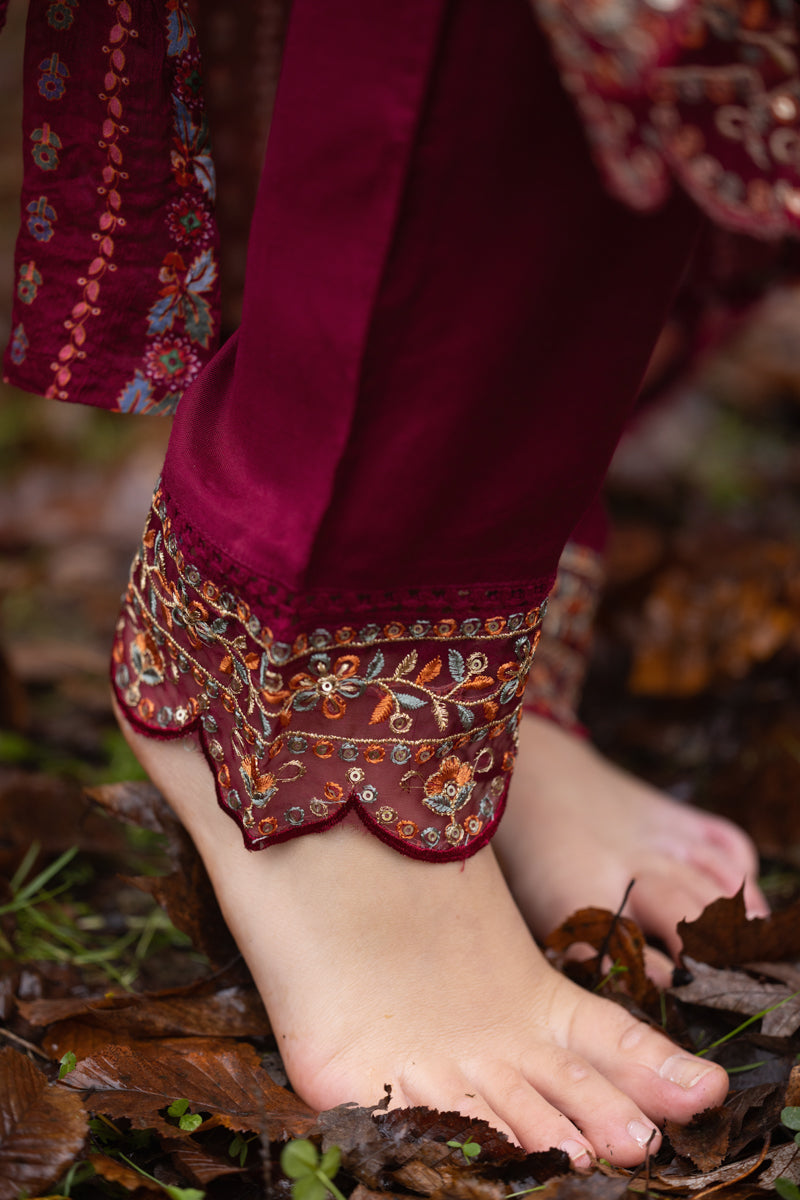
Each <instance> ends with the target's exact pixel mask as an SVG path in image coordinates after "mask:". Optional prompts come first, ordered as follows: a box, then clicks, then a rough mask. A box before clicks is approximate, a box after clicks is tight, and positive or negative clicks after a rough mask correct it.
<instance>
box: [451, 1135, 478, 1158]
mask: <svg viewBox="0 0 800 1200" xmlns="http://www.w3.org/2000/svg"><path fill="white" fill-rule="evenodd" d="M447 1145H448V1146H449V1147H450V1149H451V1150H460V1151H461V1153H462V1154H463V1155H464V1160H465V1162H472V1160H473V1158H477V1157H478V1155H479V1154H480V1152H481V1148H480V1144H479V1143H478V1142H473V1140H472V1138H467V1140H466V1141H465V1142H458V1141H456V1139H455V1138H453V1140H452V1141H450V1142H447Z"/></svg>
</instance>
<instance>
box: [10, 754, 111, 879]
mask: <svg viewBox="0 0 800 1200" xmlns="http://www.w3.org/2000/svg"><path fill="white" fill-rule="evenodd" d="M0 828H2V830H3V840H2V844H0V871H3V872H4V873H5V872H6V871H8V872H9V874H10V871H11V870H13V868H14V867H15V866H16V865H17V864H18V862H19V860H20V859H21V858H22V856H23V854H24V853H25V852H26V851H27V849H28V847H29V846H31V845H32V844H33V843H34V842H38V843H39V845H40V846H41V847H42V854H43V855H56V854H60V853H61V852H62V851H63V850H66V849H68V848H69V847H70V846H79V847H80V848H81V849H82V850H86V851H90V852H92V853H96V854H112V855H120V854H122V853H123V852H125V851H126V850H127V845H126V842H125V838H124V836H123V833H122V831H121V830H120V828H119V826H117V825H115V824H114V822H113V821H109V820H108V819H107V818H106V817H105V816H104V815H103V814H102V813H100V812H98V811H97V808H96V807H95V806H93V805H92V804H90V803H89V801H88V800H87V798H86V796H85V794H84V793H83V791H82V790H81V788H80V787H79V786H78V785H77V784H76V783H71V782H70V781H69V780H65V779H59V778H56V777H53V776H49V775H38V774H37V775H35V774H32V773H31V772H28V771H20V770H16V769H10V768H8V767H0ZM42 865H43V864H42V861H41V859H40V860H38V865H37V866H36V867H35V869H37V870H40V869H41V867H42Z"/></svg>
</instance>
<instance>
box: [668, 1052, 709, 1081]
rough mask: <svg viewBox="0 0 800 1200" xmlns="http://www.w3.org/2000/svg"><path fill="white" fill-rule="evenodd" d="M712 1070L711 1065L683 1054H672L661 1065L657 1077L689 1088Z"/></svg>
mask: <svg viewBox="0 0 800 1200" xmlns="http://www.w3.org/2000/svg"><path fill="white" fill-rule="evenodd" d="M713 1070H714V1065H713V1063H704V1062H702V1061H701V1060H700V1059H699V1058H689V1057H688V1056H687V1055H685V1054H673V1055H672V1056H671V1057H670V1058H668V1059H667V1061H666V1062H665V1063H664V1064H663V1066H662V1067H661V1070H660V1071H659V1075H660V1076H661V1078H662V1079H668V1080H669V1081H670V1083H677V1084H678V1086H679V1087H682V1088H691V1087H694V1086H695V1084H696V1083H699V1082H700V1080H701V1079H702V1078H703V1076H704V1075H708V1074H709V1073H710V1072H711V1071H713Z"/></svg>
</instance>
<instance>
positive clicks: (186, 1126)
mask: <svg viewBox="0 0 800 1200" xmlns="http://www.w3.org/2000/svg"><path fill="white" fill-rule="evenodd" d="M167 1115H168V1116H170V1117H177V1118H178V1128H179V1129H183V1130H185V1131H186V1132H187V1133H194V1131H195V1129H199V1128H200V1126H201V1125H202V1124H203V1118H202V1117H201V1116H200V1113H193V1112H189V1101H188V1100H173V1101H172V1104H170V1106H169V1108H168V1109H167Z"/></svg>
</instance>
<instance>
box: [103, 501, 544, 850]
mask: <svg viewBox="0 0 800 1200" xmlns="http://www.w3.org/2000/svg"><path fill="white" fill-rule="evenodd" d="M541 615H542V613H541V609H538V608H534V609H531V610H529V611H527V612H524V611H519V612H514V613H511V614H508V615H503V616H496V615H495V613H491V614H490V615H489V616H488V617H486V616H477V615H475V614H474V612H473V613H472V614H470V615H468V616H466V617H464V618H462V619H456V618H453V617H445V618H443V619H438V620H432V619H431V616H434V617H435V616H436V614H435V612H433V613H426V614H425V616H424V617H422V616H418V615H417V613H412V614H411V620H406V618H405V617H402V618H397V619H393V620H383V621H381V622H374V623H373V622H367V623H365V624H362V625H360V627H359V626H358V625H348V626H339V627H337V628H332V629H329V628H318V629H314V630H311V631H310V632H307V633H295V634H293V635H292V636H291V637H288V638H286V639H279V638H277V637H275V636H274V635H273V633H272V631H271V629H270V628H268V627H267V626H264V625H262V623H261V620H260V619H259V617H257V616H256V614H255V613H254V612H253V611H252V610H251V609H250V607H249V606H248V604H247V603H246V602H245V601H244V600H243V599H242V598H241V597H240V596H236V595H235V594H234V593H233V592H232V591H229V590H227V589H226V588H225V587H220V586H219V585H217V584H216V583H214V582H213V581H211V580H210V579H204V578H203V577H202V576H201V574H200V572H199V571H198V570H197V568H196V567H194V566H193V565H192V564H190V563H187V562H186V561H185V559H184V557H183V554H182V553H181V551H180V549H179V548H178V545H177V542H176V539H175V537H174V534H173V533H172V525H171V520H170V518H169V516H168V514H167V510H166V507H165V503H164V500H163V495H162V493H161V491H160V490H159V491H158V492H157V493H156V497H155V501H154V505H153V511H152V513H151V517H150V520H149V521H148V525H147V527H146V529H145V535H144V539H143V543H142V548H141V551H140V554H139V556H138V557H137V559H136V561H135V562H134V565H133V568H132V573H131V582H130V586H129V589H128V592H127V595H126V597H125V601H124V606H123V610H122V613H121V616H120V621H119V625H118V632H117V639H116V643H115V649H114V662H115V667H114V682H115V686H116V689H117V693H118V696H119V699H120V701H121V703H122V704H123V705H124V706H125V708H126V709H127V711H128V714H129V716H130V718H131V720H132V721H133V723H134V724H136V725H137V726H139V727H140V728H142V729H143V730H144V731H145V732H148V731H157V732H159V733H160V734H162V735H163V734H168V735H171V736H176V737H177V736H185V735H186V734H187V733H189V732H192V731H194V732H196V733H197V735H198V736H199V737H200V739H201V741H202V743H203V746H204V749H205V752H206V755H207V757H208V759H209V762H210V764H211V766H212V769H213V771H214V774H215V776H216V780H217V792H218V796H219V800H220V804H221V805H222V807H223V808H224V809H225V810H226V811H227V812H229V813H230V814H231V815H233V816H234V817H235V819H236V820H237V822H238V823H239V825H240V826H241V828H242V831H243V833H244V837H245V841H246V843H247V845H248V846H250V847H251V848H252V849H258V848H260V847H263V846H266V845H268V844H270V842H276V841H280V840H282V839H284V838H286V837H290V836H295V835H296V834H299V833H305V832H310V831H312V830H314V829H318V828H321V827H324V826H326V825H329V824H331V823H332V822H333V821H336V820H339V819H341V818H342V817H343V816H344V815H345V813H346V812H347V811H349V810H350V809H354V810H355V811H356V812H357V813H358V815H359V816H360V817H361V819H362V821H364V823H365V824H366V825H367V826H368V827H370V828H371V829H373V830H374V831H375V832H376V833H377V834H378V836H379V837H382V838H384V840H386V841H388V842H390V843H391V844H392V845H395V846H397V847H398V848H400V849H402V850H403V852H404V853H408V854H412V855H416V856H418V857H430V858H436V859H442V858H454V857H455V858H460V857H464V856H466V855H468V854H471V853H473V852H474V851H475V850H476V849H478V848H479V846H481V845H483V844H484V843H485V841H486V840H487V838H488V837H489V836H490V835H491V833H492V832H493V830H494V828H495V826H496V824H497V821H498V819H499V816H500V813H501V811H502V807H503V804H504V799H505V792H506V788H507V784H508V780H509V778H510V772H511V769H512V765H513V760H514V753H515V748H516V736H517V725H518V720H519V709H520V705H521V701H522V696H523V692H524V686H525V680H526V677H527V673H528V670H529V667H530V663H531V659H532V656H533V652H534V649H535V646H536V643H537V640H538V637H539V625H540V620H541Z"/></svg>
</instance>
